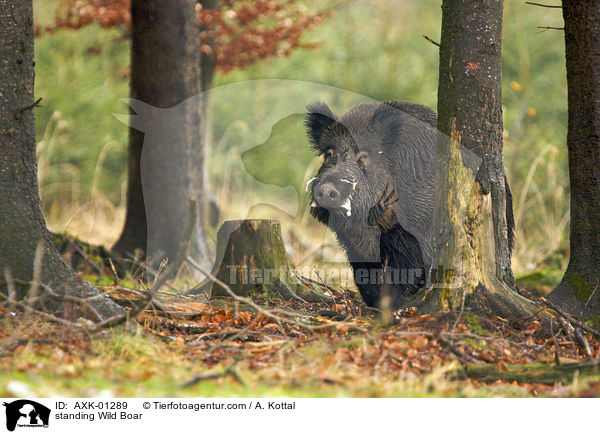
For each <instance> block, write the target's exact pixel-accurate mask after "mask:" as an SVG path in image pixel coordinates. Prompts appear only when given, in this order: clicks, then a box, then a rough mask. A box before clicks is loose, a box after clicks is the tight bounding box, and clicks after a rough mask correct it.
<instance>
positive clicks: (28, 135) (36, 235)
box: [0, 0, 124, 321]
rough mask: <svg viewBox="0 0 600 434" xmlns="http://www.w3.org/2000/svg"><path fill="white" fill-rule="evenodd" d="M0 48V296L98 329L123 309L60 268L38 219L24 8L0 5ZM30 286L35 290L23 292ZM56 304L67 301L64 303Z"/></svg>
mask: <svg viewBox="0 0 600 434" xmlns="http://www.w3.org/2000/svg"><path fill="white" fill-rule="evenodd" d="M0 41H2V44H0V215H1V216H2V220H1V223H0V292H1V293H2V294H4V295H8V296H9V297H11V298H13V299H14V300H19V299H23V298H24V297H26V296H27V294H28V292H29V291H30V289H33V292H36V293H37V295H39V296H41V297H42V298H41V300H40V303H38V304H41V305H42V307H44V308H46V309H47V310H51V311H53V312H56V313H59V314H61V315H63V316H66V317H69V318H78V317H79V316H86V317H88V318H90V319H92V320H96V321H101V320H103V319H107V318H109V317H111V316H113V315H116V314H121V313H123V312H124V311H123V309H121V308H120V307H119V306H117V305H116V304H114V303H113V302H111V301H110V300H109V299H108V298H105V297H102V296H100V293H99V291H98V290H97V289H95V288H94V287H92V285H90V284H89V283H88V282H86V281H84V280H82V279H81V278H79V277H78V276H77V275H76V274H75V273H74V272H73V271H72V270H71V269H70V268H69V267H68V266H67V264H65V263H64V262H63V261H62V260H61V258H60V256H59V254H58V252H57V250H56V247H55V246H54V243H53V241H52V238H51V236H50V234H49V232H48V229H47V228H46V223H45V221H44V217H43V216H42V210H41V203H40V197H39V191H38V184H37V161H36V155H35V146H36V144H35V126H34V114H33V110H34V100H33V83H34V62H33V7H32V1H31V0H20V1H17V2H15V1H12V0H0ZM36 251H37V253H36ZM34 263H35V265H34ZM32 280H35V281H36V283H34V284H32V285H30V284H29V283H28V282H31V281H32ZM44 285H46V286H47V287H49V288H51V290H53V292H54V293H55V294H54V295H55V296H52V294H51V293H50V292H49V291H48V290H47V289H45V288H44ZM40 286H41V288H40ZM64 296H70V297H71V298H70V297H67V298H68V299H69V301H67V300H65V297H64ZM72 297H75V299H73V298H72ZM86 297H97V298H95V299H94V300H87V301H86V303H83V304H81V303H79V302H78V300H77V298H86ZM96 313H97V314H96Z"/></svg>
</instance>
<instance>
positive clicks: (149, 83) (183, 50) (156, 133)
mask: <svg viewBox="0 0 600 434" xmlns="http://www.w3.org/2000/svg"><path fill="white" fill-rule="evenodd" d="M195 5H196V1H195V0H173V1H171V2H164V1H160V0H133V1H132V3H131V13H132V45H131V84H130V89H131V90H130V92H131V98H132V100H134V101H132V103H131V105H132V108H133V111H134V112H135V114H133V113H132V123H131V127H130V138H129V140H130V143H129V156H128V169H129V172H128V188H127V215H126V220H125V226H124V229H123V232H122V234H121V237H120V239H119V240H118V241H117V243H116V244H115V246H114V247H113V251H114V252H115V253H117V254H118V255H120V256H123V257H125V258H127V257H128V256H132V255H133V254H134V252H135V250H138V249H139V250H141V251H143V252H145V253H150V251H152V252H154V253H156V255H154V256H155V257H154V258H150V259H151V261H152V264H153V265H157V264H158V262H160V261H161V260H162V259H164V258H165V257H166V258H171V259H172V258H174V257H175V256H176V255H177V252H178V249H179V247H180V246H181V245H182V237H183V234H184V228H185V227H186V222H187V219H188V208H187V204H188V197H189V196H194V197H196V198H197V204H198V213H197V215H198V216H199V218H198V223H197V229H196V232H195V235H194V240H193V242H192V245H191V247H190V248H191V250H192V251H193V252H194V256H196V258H197V259H201V260H203V261H206V260H207V259H206V258H207V255H206V248H205V237H204V218H203V216H204V201H203V200H202V199H203V193H204V192H203V187H202V182H203V176H202V172H203V164H204V163H203V160H204V157H203V149H202V146H201V136H200V128H201V125H200V117H199V110H200V107H199V101H198V97H197V95H198V94H199V92H200V87H199V86H200V63H199V61H198V59H199V58H200V44H199V29H198V24H197V17H196V11H195ZM163 109H165V110H163ZM134 118H137V119H134ZM159 251H162V254H158V252H159Z"/></svg>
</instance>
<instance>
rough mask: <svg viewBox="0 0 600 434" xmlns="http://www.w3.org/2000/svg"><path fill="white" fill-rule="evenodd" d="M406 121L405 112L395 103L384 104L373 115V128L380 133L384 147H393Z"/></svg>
mask: <svg viewBox="0 0 600 434" xmlns="http://www.w3.org/2000/svg"><path fill="white" fill-rule="evenodd" d="M405 120H406V116H405V113H404V111H403V110H402V109H401V108H399V107H398V106H396V105H395V104H394V102H393V101H391V102H384V103H381V104H380V105H379V107H377V109H376V110H375V112H374V113H373V117H372V118H371V127H372V128H373V129H374V130H375V131H377V132H378V133H379V135H380V137H381V140H382V145H383V146H387V145H393V144H394V143H396V140H397V136H398V132H399V130H400V128H401V126H402V123H403V122H404V121H405Z"/></svg>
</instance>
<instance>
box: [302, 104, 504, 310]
mask: <svg viewBox="0 0 600 434" xmlns="http://www.w3.org/2000/svg"><path fill="white" fill-rule="evenodd" d="M436 119H437V115H436V113H435V112H434V111H433V110H431V109H429V108H427V107H424V106H421V105H418V104H412V103H407V102H401V101H390V102H385V103H371V104H359V105H357V106H354V107H352V108H351V109H350V110H349V111H348V112H347V113H346V114H344V115H343V116H342V117H341V118H339V119H338V118H337V117H336V116H335V115H334V113H333V112H332V111H331V109H330V108H329V107H328V106H327V105H326V104H324V103H320V102H319V103H315V104H313V105H311V106H309V107H308V115H307V118H306V128H307V132H308V136H309V139H310V142H311V144H312V146H313V148H314V149H315V151H317V152H318V153H319V154H321V155H324V156H325V160H324V162H323V165H322V166H321V168H320V169H319V172H318V174H317V177H316V178H315V179H314V180H313V182H312V184H311V187H312V199H313V208H312V209H311V214H312V215H313V216H314V217H315V218H316V219H317V220H319V221H320V222H322V223H324V224H326V225H327V226H328V227H329V228H330V229H331V230H332V231H333V232H334V233H335V234H336V236H337V239H338V241H339V242H340V244H341V246H342V247H343V248H344V249H345V251H346V254H347V256H348V260H349V261H350V264H351V266H352V268H353V270H354V273H355V282H356V285H357V287H358V289H359V291H360V293H361V295H362V297H363V299H364V300H365V303H367V305H369V306H374V307H380V306H381V304H382V300H383V295H387V296H388V298H387V300H388V303H387V304H386V307H389V308H391V309H397V308H399V307H400V306H401V305H402V303H403V302H404V301H405V300H406V299H407V298H408V297H410V296H411V295H412V294H414V293H416V292H417V291H418V290H419V288H421V287H422V286H423V285H424V284H425V278H426V276H427V273H428V272H429V268H430V267H431V262H432V256H433V251H432V235H433V228H432V223H433V210H434V200H435V185H434V182H435V162H436V156H435V150H436V144H437V130H436ZM332 189H333V190H334V193H336V194H335V196H332V197H334V199H331V197H329V198H328V197H325V195H326V194H329V193H330V192H331V191H332ZM315 192H317V193H315ZM509 195H510V190H509V189H508V186H507V196H509ZM338 197H339V200H337V198H338ZM348 198H349V199H350V204H351V213H350V215H348V214H347V209H346V208H344V206H343V203H344V202H345V201H346V200H347V199H348ZM507 199H508V201H507V220H508V225H509V244H510V245H511V246H512V238H513V226H514V219H513V218H512V206H511V201H510V196H509V197H508V198H507ZM332 201H333V204H332ZM319 202H321V203H319ZM324 203H327V206H324V205H323V204H324ZM384 272H386V273H392V274H391V275H392V276H393V277H392V279H391V280H389V279H388V280H386V278H385V277H384V275H383V273H384ZM394 273H396V274H394ZM365 276H366V277H365ZM394 276H395V277H394Z"/></svg>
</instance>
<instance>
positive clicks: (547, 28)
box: [537, 26, 565, 30]
mask: <svg viewBox="0 0 600 434" xmlns="http://www.w3.org/2000/svg"><path fill="white" fill-rule="evenodd" d="M537 28H538V29H542V30H565V28H564V27H552V26H537Z"/></svg>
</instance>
